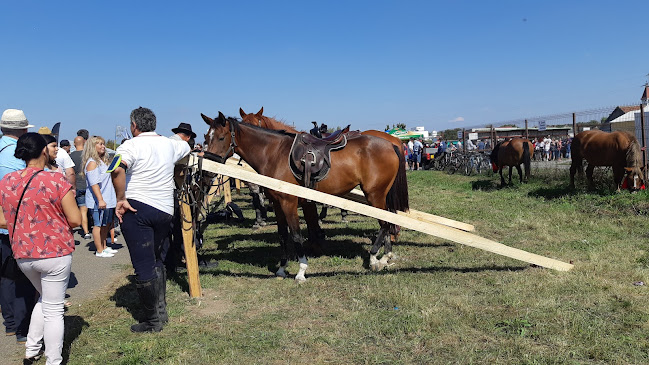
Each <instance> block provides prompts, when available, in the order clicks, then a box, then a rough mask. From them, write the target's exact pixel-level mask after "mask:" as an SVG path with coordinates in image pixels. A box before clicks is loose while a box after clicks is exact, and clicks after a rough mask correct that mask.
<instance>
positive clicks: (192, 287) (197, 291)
mask: <svg viewBox="0 0 649 365" xmlns="http://www.w3.org/2000/svg"><path fill="white" fill-rule="evenodd" d="M188 202H189V194H188V193H187V192H183V193H182V196H181V197H180V217H181V218H180V219H181V220H182V232H183V246H184V248H185V265H187V282H188V283H189V296H190V297H192V298H199V297H201V296H202V295H203V293H202V290H201V279H200V277H199V275H198V256H197V254H196V244H195V242H194V225H193V224H192V210H191V208H190V207H189V204H188Z"/></svg>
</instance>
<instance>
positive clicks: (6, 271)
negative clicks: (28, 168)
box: [0, 170, 43, 280]
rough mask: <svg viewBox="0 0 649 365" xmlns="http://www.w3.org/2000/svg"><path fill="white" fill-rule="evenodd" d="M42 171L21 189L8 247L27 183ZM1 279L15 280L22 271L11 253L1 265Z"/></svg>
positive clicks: (12, 236) (12, 237) (36, 173)
mask: <svg viewBox="0 0 649 365" xmlns="http://www.w3.org/2000/svg"><path fill="white" fill-rule="evenodd" d="M41 171H43V170H38V171H36V172H35V173H34V175H32V177H30V178H29V181H27V184H26V185H25V189H23V193H22V194H21V195H20V199H19V200H18V205H17V206H16V215H15V216H14V229H13V231H11V240H10V243H9V247H10V248H11V241H13V239H14V232H16V222H17V221H18V211H19V210H20V204H21V203H22V202H23V197H24V196H25V192H26V191H27V187H29V183H31V182H32V180H33V179H34V177H36V175H38V173H39V172H41ZM0 273H1V275H2V277H4V278H8V279H11V280H16V279H18V278H20V276H21V274H22V271H20V268H18V262H17V261H16V259H15V258H14V256H13V253H12V254H11V255H9V256H8V257H7V258H6V259H5V261H4V262H3V263H2V270H1V271H0Z"/></svg>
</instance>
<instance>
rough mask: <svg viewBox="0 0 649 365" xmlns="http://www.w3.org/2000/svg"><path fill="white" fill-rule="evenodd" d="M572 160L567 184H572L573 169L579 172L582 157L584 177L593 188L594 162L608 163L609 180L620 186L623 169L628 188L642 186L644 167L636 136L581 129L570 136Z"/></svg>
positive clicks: (618, 187)
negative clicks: (609, 169)
mask: <svg viewBox="0 0 649 365" xmlns="http://www.w3.org/2000/svg"><path fill="white" fill-rule="evenodd" d="M570 153H571V157H572V164H571V165H570V188H572V189H574V187H575V173H576V172H579V174H580V175H581V174H583V170H582V163H583V160H584V159H586V161H587V162H588V167H587V168H586V177H587V178H588V188H589V189H591V190H592V189H594V184H593V170H594V169H595V166H611V167H612V169H613V181H614V182H615V186H616V188H617V190H618V191H619V190H620V187H621V185H622V179H623V178H624V175H625V173H626V175H627V180H626V181H625V183H626V182H630V183H626V184H624V185H627V186H628V187H629V189H640V188H642V187H643V186H644V178H643V176H644V173H643V170H644V167H643V165H642V153H641V151H640V145H639V144H638V140H637V139H636V138H635V136H633V135H632V134H630V133H627V132H622V131H617V132H612V133H607V132H602V131H600V130H590V131H583V132H581V133H579V134H577V136H575V138H574V139H573V140H572V145H571V148H570Z"/></svg>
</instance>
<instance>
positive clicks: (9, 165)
mask: <svg viewBox="0 0 649 365" xmlns="http://www.w3.org/2000/svg"><path fill="white" fill-rule="evenodd" d="M32 127H34V126H33V125H30V124H29V122H28V121H27V118H26V117H25V113H24V112H23V111H22V110H17V109H7V110H5V111H4V113H2V118H1V119H0V130H2V138H0V179H2V178H4V176H5V175H7V174H8V173H11V172H14V171H18V170H21V169H24V168H25V161H23V160H21V159H18V158H16V157H15V156H14V153H15V152H16V143H17V142H18V138H20V136H22V135H23V134H25V133H27V130H28V129H29V128H32ZM9 239H10V238H9V231H7V230H6V229H0V240H1V241H2V244H0V257H1V258H2V261H0V264H1V265H0V268H4V270H3V272H0V306H2V317H3V319H4V326H5V333H6V334H7V336H13V335H16V341H17V342H18V343H21V344H22V343H25V341H27V332H28V330H29V320H30V317H31V313H32V310H33V309H34V305H35V304H36V301H35V296H36V289H34V286H33V285H32V284H31V283H30V282H29V280H27V277H25V275H24V274H23V273H22V271H20V269H18V267H17V266H13V268H15V270H10V269H9V267H10V266H11V265H7V263H8V262H9V261H8V260H11V259H10V257H13V251H12V250H11V242H10V241H9Z"/></svg>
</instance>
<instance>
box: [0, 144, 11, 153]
mask: <svg viewBox="0 0 649 365" xmlns="http://www.w3.org/2000/svg"><path fill="white" fill-rule="evenodd" d="M9 146H11V145H10V144H8V145H6V146H4V147H2V149H1V150H0V153H1V152H2V151H4V150H5V148H7V147H9Z"/></svg>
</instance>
